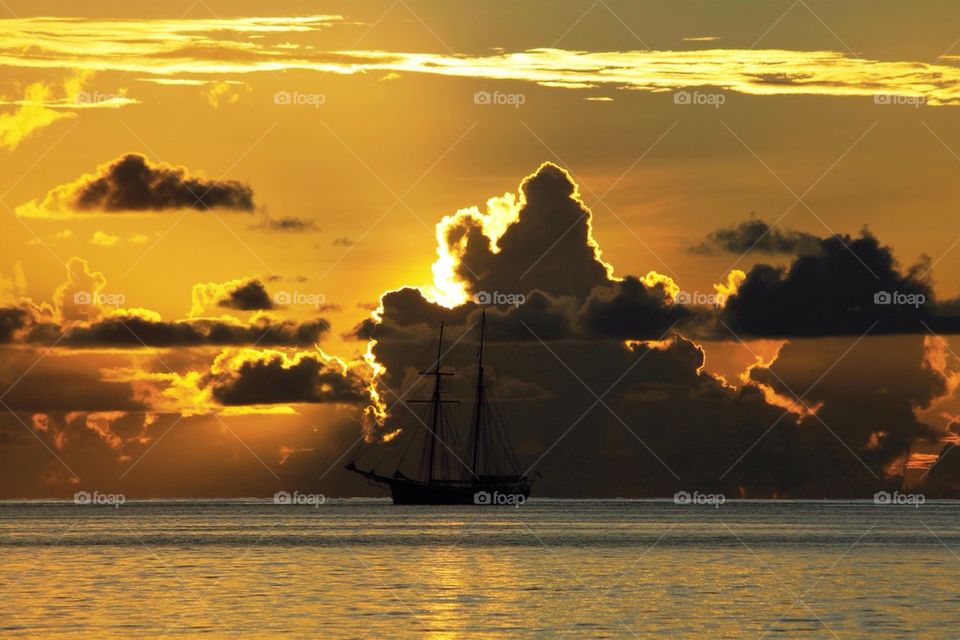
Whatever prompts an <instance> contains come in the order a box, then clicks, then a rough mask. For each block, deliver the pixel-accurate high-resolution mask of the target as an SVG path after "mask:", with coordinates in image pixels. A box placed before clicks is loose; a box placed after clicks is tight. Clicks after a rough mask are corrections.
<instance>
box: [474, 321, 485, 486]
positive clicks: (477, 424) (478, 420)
mask: <svg viewBox="0 0 960 640" xmlns="http://www.w3.org/2000/svg"><path fill="white" fill-rule="evenodd" d="M486 325H487V310H486V309H481V311H480V347H479V349H478V350H477V399H476V414H475V415H474V422H473V467H472V469H473V475H474V476H475V477H479V476H480V473H479V471H480V470H479V469H478V468H477V463H478V462H479V459H480V428H481V425H482V424H483V419H482V415H481V413H482V411H483V337H484V333H485V332H486Z"/></svg>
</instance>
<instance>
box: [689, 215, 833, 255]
mask: <svg viewBox="0 0 960 640" xmlns="http://www.w3.org/2000/svg"><path fill="white" fill-rule="evenodd" d="M819 249H820V238H819V237H818V236H815V235H813V234H810V233H805V232H803V231H792V230H788V229H780V228H776V227H773V228H771V227H770V225H768V224H767V223H766V222H764V221H763V220H758V219H755V218H751V219H750V220H747V221H746V222H741V223H740V224H736V225H732V226H729V227H723V228H721V229H717V230H715V231H711V232H710V233H709V234H708V235H707V237H706V239H705V240H704V241H703V242H701V243H700V244H698V245H696V246H694V247H692V248H691V251H692V252H693V253H702V254H711V253H734V254H738V255H743V254H746V253H749V252H751V251H756V252H757V253H768V254H774V255H776V254H785V255H795V254H800V255H804V254H811V253H816V252H817V251H819Z"/></svg>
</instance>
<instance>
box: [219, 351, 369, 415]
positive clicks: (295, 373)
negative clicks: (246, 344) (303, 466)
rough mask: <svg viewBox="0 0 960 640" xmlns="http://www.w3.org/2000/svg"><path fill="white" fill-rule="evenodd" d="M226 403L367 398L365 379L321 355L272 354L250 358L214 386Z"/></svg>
mask: <svg viewBox="0 0 960 640" xmlns="http://www.w3.org/2000/svg"><path fill="white" fill-rule="evenodd" d="M212 389H213V396H214V397H215V398H216V399H217V400H218V401H220V402H221V403H223V404H225V405H249V404H277V403H303V402H307V403H346V404H360V403H363V402H367V401H368V399H369V398H368V396H367V394H366V388H365V385H364V383H363V381H362V380H361V379H360V378H358V377H356V376H355V375H353V374H351V373H349V372H344V371H343V369H342V368H341V367H339V366H338V365H337V364H336V363H329V362H326V361H324V360H323V358H321V357H320V356H317V355H312V354H299V355H297V356H295V357H293V358H287V357H286V356H284V355H283V354H280V353H273V354H270V355H269V356H266V357H257V358H256V359H252V360H247V361H245V362H243V363H241V364H240V365H239V366H237V367H236V368H235V369H234V370H232V371H231V372H230V373H229V374H228V375H225V376H220V377H219V378H218V380H217V382H216V383H215V384H214V385H213V387H212Z"/></svg>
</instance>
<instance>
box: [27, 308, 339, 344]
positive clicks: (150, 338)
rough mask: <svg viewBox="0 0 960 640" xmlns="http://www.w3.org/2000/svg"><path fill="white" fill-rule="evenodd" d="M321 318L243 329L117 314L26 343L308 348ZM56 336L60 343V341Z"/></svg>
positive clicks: (256, 322) (258, 322)
mask: <svg viewBox="0 0 960 640" xmlns="http://www.w3.org/2000/svg"><path fill="white" fill-rule="evenodd" d="M329 329H330V323H329V322H328V321H326V320H324V319H322V318H320V319H317V320H310V321H307V322H303V323H299V322H295V321H292V320H283V321H272V320H270V319H268V318H265V317H257V318H254V319H253V320H251V321H250V322H249V323H241V322H239V321H236V320H233V321H228V320H224V319H219V320H210V319H198V320H180V321H163V320H159V319H156V318H152V317H144V315H143V314H142V313H139V312H138V310H130V309H121V310H118V311H115V312H112V313H110V314H109V315H107V316H106V317H104V318H102V319H100V320H98V321H96V322H92V323H89V324H80V325H72V326H70V327H57V326H51V325H38V326H36V327H34V329H33V331H32V332H31V333H30V334H29V335H28V337H27V338H26V339H27V341H29V342H36V343H40V344H52V343H53V342H56V341H57V340H58V339H59V344H61V345H63V346H67V347H81V348H97V347H125V348H133V349H138V348H141V347H197V346H211V345H212V346H229V345H246V344H260V345H264V346H291V347H292V346H311V345H313V344H316V343H317V342H319V341H320V339H321V337H322V336H323V334H324V333H326V332H327V331H329ZM61 336H62V337H61Z"/></svg>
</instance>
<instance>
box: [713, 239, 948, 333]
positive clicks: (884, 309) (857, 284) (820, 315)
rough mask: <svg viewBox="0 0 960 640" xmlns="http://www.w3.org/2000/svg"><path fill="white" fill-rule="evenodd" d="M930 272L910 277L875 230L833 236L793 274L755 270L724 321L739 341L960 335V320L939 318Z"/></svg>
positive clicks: (921, 268)
mask: <svg viewBox="0 0 960 640" xmlns="http://www.w3.org/2000/svg"><path fill="white" fill-rule="evenodd" d="M927 271H928V269H927V268H926V266H925V265H923V264H921V265H917V266H915V267H912V268H911V269H908V270H906V271H905V272H904V271H902V270H901V269H900V267H899V265H898V264H897V261H896V260H895V259H894V257H893V252H892V251H891V249H890V248H889V247H885V246H882V245H881V244H880V242H879V241H878V240H877V238H876V237H874V236H873V235H871V234H870V233H869V232H867V231H864V232H863V233H862V235H861V236H860V237H858V238H854V237H851V236H846V235H843V236H841V235H837V236H832V237H829V238H825V239H823V240H821V241H820V248H819V251H818V252H817V253H816V254H815V255H806V256H800V257H798V258H796V259H795V260H794V261H793V263H792V264H791V265H790V267H789V268H788V269H787V268H781V267H773V266H770V265H765V264H760V265H756V266H754V267H753V268H752V269H751V270H750V272H749V273H748V274H747V277H746V280H744V282H743V283H742V284H741V285H740V287H739V289H738V290H737V292H736V294H734V295H732V296H731V297H730V298H729V300H727V303H726V306H725V307H724V308H723V310H722V312H721V314H720V318H721V320H722V321H723V322H725V323H726V324H727V325H728V326H729V327H730V328H731V329H732V330H733V331H734V332H735V333H737V334H738V335H741V336H755V337H791V336H793V337H800V336H803V337H809V336H838V335H862V334H864V333H866V332H867V331H868V330H869V329H870V328H871V327H873V333H875V334H876V333H919V334H925V333H927V331H928V329H927V327H931V328H933V329H934V330H937V331H956V330H958V328H960V323H958V322H957V318H956V317H948V316H942V315H938V314H937V313H936V308H937V305H936V301H935V299H934V294H933V290H932V286H931V283H930V281H929V280H928V279H927V278H926V277H925V276H924V274H925V273H926V272H927Z"/></svg>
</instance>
